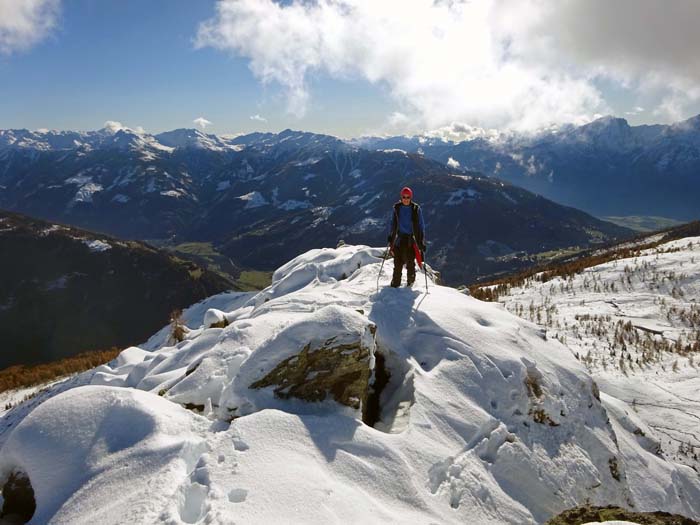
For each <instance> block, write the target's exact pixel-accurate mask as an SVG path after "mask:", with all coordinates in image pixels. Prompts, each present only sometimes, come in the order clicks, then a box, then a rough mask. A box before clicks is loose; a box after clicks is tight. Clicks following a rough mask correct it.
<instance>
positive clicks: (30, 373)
mask: <svg viewBox="0 0 700 525" xmlns="http://www.w3.org/2000/svg"><path fill="white" fill-rule="evenodd" d="M120 351H121V350H119V349H118V348H111V349H109V350H96V351H92V352H83V353H81V354H78V355H76V356H73V357H66V358H65V359H61V360H59V361H54V362H52V363H44V364H40V365H33V366H25V365H15V366H11V367H9V368H5V369H4V370H0V392H5V391H6V390H14V389H16V388H26V387H30V386H34V385H40V384H42V383H48V382H49V381H53V380H54V379H58V378H59V377H63V376H67V375H70V374H77V373H78V372H84V371H85V370H90V369H91V368H95V367H96V366H98V365H101V364H104V363H107V362H108V361H111V360H112V359H114V358H115V357H117V355H119V352H120Z"/></svg>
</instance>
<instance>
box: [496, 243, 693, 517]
mask: <svg viewBox="0 0 700 525" xmlns="http://www.w3.org/2000/svg"><path fill="white" fill-rule="evenodd" d="M499 301H500V303H501V304H503V305H504V306H505V307H506V308H507V309H508V310H509V311H511V312H513V313H516V314H518V315H521V316H523V317H525V318H526V319H530V320H533V321H536V322H538V323H539V324H541V325H542V326H543V327H544V328H546V330H547V335H548V337H550V338H557V339H559V340H561V341H563V342H564V343H565V344H566V345H567V346H568V347H569V348H570V351H571V352H572V353H573V354H575V355H577V356H578V357H579V358H580V359H581V361H582V362H583V363H584V364H585V365H586V366H587V368H588V369H589V370H590V372H591V373H592V375H593V377H594V378H595V380H596V382H597V384H598V385H599V387H600V390H601V392H602V394H601V395H602V399H603V402H604V404H605V406H606V409H607V411H608V414H610V416H611V421H612V424H613V426H614V427H616V428H617V429H618V430H617V431H616V434H617V435H618V439H619V440H620V443H621V451H622V452H623V454H624V456H625V458H626V463H628V464H630V465H633V466H634V468H631V469H628V477H630V478H633V480H632V481H633V483H632V487H633V488H632V490H633V493H634V492H637V493H638V494H639V495H641V494H644V495H645V498H646V500H647V503H646V505H645V508H647V509H648V510H656V509H658V508H661V507H662V506H663V505H664V504H665V505H668V502H669V501H670V500H672V499H673V500H675V503H674V505H675V508H676V511H677V512H680V513H682V514H685V515H689V516H695V517H696V518H697V514H698V509H697V507H693V506H692V505H691V504H690V503H688V500H689V499H690V497H689V496H688V494H690V493H693V492H694V493H695V496H694V498H695V500H694V501H700V493H698V492H697V487H696V486H695V484H694V480H696V479H697V473H696V471H697V469H699V468H700V462H699V461H698V455H697V451H698V448H700V436H699V435H698V433H697V428H698V420H700V395H699V394H698V393H699V392H700V372H699V370H698V364H699V363H698V361H700V359H699V358H698V354H697V350H690V351H688V350H687V347H688V346H690V347H692V345H693V344H696V343H697V341H698V333H699V331H698V328H700V318H699V317H698V312H700V307H699V306H698V305H699V304H700V302H699V301H700V237H690V238H686V239H681V240H676V241H672V242H668V243H665V244H662V245H660V246H658V247H656V248H652V249H648V250H644V251H642V252H641V253H640V255H639V256H637V257H630V258H627V259H619V260H616V261H611V262H608V263H605V264H601V265H598V266H594V267H591V268H588V269H586V270H585V271H583V272H582V273H580V274H577V275H575V276H572V277H571V278H568V279H564V278H554V279H551V280H549V281H547V282H545V283H541V282H533V281H528V282H527V283H525V284H524V285H523V286H518V287H514V288H511V289H510V290H509V291H508V292H507V294H506V295H504V296H502V297H500V299H499ZM623 445H624V446H623ZM692 469H694V470H692ZM660 473H663V474H660ZM669 476H670V477H671V478H672V479H674V481H673V484H672V485H668V484H667V481H666V480H667V479H668V478H669ZM691 480H693V481H691ZM669 489H670V490H669ZM691 501H692V499H691ZM684 502H685V503H684Z"/></svg>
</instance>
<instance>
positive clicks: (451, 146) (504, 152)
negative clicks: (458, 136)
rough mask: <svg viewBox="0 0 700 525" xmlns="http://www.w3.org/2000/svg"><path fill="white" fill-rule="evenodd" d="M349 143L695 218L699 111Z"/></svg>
mask: <svg viewBox="0 0 700 525" xmlns="http://www.w3.org/2000/svg"><path fill="white" fill-rule="evenodd" d="M351 143H352V144H355V145H360V146H362V147H365V148H371V149H402V150H404V151H407V152H419V153H421V154H423V155H425V156H426V157H429V158H432V159H436V160H439V161H441V162H445V163H447V162H450V163H451V165H453V166H457V165H459V166H460V167H462V168H465V169H468V170H473V171H478V172H481V173H483V174H485V175H489V176H493V177H498V178H500V179H504V180H507V181H509V182H511V183H512V184H515V185H517V186H521V187H523V188H525V189H528V190H530V191H533V192H536V193H538V194H540V195H542V196H544V197H546V198H548V199H552V200H554V201H556V202H558V203H561V204H565V205H568V206H573V207H576V208H579V209H582V210H584V211H586V212H588V213H591V214H593V215H596V216H599V217H603V216H609V215H657V216H662V217H669V218H673V219H678V220H683V221H688V220H693V219H697V218H700V207H699V206H698V203H697V197H696V196H697V195H698V194H700V177H699V176H698V173H700V115H698V116H696V117H693V118H690V119H688V120H685V121H682V122H678V123H675V124H671V125H643V126H630V125H629V123H628V122H627V121H626V120H625V119H622V118H615V117H611V116H608V117H602V118H599V119H597V120H595V121H593V122H590V123H589V124H585V125H583V126H574V125H566V126H561V127H558V128H556V129H547V130H545V131H541V132H537V133H531V134H517V133H495V134H485V133H480V134H479V133H477V134H476V135H475V136H474V137H473V138H470V139H468V140H464V141H452V140H443V139H441V138H436V137H429V136H398V137H365V138H362V139H355V140H353V141H351Z"/></svg>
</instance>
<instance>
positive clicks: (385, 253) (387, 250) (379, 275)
mask: <svg viewBox="0 0 700 525" xmlns="http://www.w3.org/2000/svg"><path fill="white" fill-rule="evenodd" d="M390 246H391V243H389V245H388V246H387V247H386V251H385V252H384V255H383V256H382V265H381V266H380V267H379V273H378V274H377V293H379V278H380V277H381V276H382V269H383V268H384V261H386V259H387V255H388V254H389V247H390Z"/></svg>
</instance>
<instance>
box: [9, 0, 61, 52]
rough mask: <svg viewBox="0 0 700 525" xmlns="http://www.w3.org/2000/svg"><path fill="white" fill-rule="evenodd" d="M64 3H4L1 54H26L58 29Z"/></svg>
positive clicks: (50, 0)
mask: <svg viewBox="0 0 700 525" xmlns="http://www.w3.org/2000/svg"><path fill="white" fill-rule="evenodd" d="M60 7H61V5H60V0H0V54H2V55H10V54H12V53H15V52H18V51H25V50H27V49H29V48H30V47H32V46H34V45H35V44H37V43H38V42H40V41H41V40H43V39H44V38H46V37H47V36H48V35H49V34H50V33H51V31H52V30H53V28H54V27H55V26H56V23H57V21H58V17H59V13H60Z"/></svg>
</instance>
